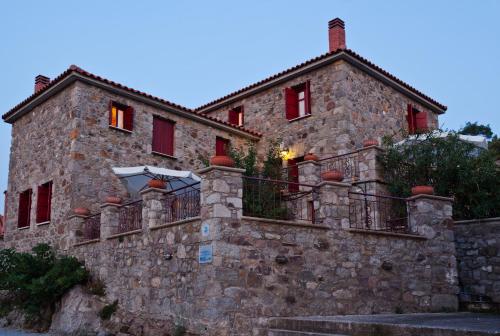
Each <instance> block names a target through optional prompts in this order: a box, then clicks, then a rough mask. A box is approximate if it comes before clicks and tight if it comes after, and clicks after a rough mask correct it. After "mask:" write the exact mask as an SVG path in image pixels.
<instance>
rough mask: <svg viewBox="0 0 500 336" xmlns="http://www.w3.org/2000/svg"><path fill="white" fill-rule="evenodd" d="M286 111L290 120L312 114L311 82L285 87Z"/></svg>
mask: <svg viewBox="0 0 500 336" xmlns="http://www.w3.org/2000/svg"><path fill="white" fill-rule="evenodd" d="M285 112H286V118H287V119H288V120H293V119H296V118H300V117H305V116H307V115H310V114H311V91H310V82H309V81H307V82H305V83H302V84H299V85H296V86H293V87H288V88H285Z"/></svg>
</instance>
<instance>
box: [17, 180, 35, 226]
mask: <svg viewBox="0 0 500 336" xmlns="http://www.w3.org/2000/svg"><path fill="white" fill-rule="evenodd" d="M31 194H32V192H31V189H29V190H26V191H24V192H22V193H21V194H19V209H18V219H17V226H18V227H26V226H29V225H30V212H31Z"/></svg>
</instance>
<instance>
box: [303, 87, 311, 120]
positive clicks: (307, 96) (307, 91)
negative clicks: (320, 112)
mask: <svg viewBox="0 0 500 336" xmlns="http://www.w3.org/2000/svg"><path fill="white" fill-rule="evenodd" d="M304 103H305V108H306V114H311V82H310V81H307V82H306V84H305V89H304Z"/></svg>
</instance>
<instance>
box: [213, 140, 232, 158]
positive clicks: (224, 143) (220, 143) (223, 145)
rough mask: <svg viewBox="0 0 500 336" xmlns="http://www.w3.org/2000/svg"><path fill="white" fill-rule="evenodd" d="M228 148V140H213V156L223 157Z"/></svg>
mask: <svg viewBox="0 0 500 336" xmlns="http://www.w3.org/2000/svg"><path fill="white" fill-rule="evenodd" d="M228 147H229V140H227V139H224V138H220V137H217V138H215V155H217V156H224V155H227V154H228V153H227V151H228Z"/></svg>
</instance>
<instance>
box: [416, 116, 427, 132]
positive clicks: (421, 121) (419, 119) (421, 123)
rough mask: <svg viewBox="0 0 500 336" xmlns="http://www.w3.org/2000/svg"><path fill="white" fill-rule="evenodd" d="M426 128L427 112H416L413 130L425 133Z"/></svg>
mask: <svg viewBox="0 0 500 336" xmlns="http://www.w3.org/2000/svg"><path fill="white" fill-rule="evenodd" d="M427 128H428V125H427V112H418V113H417V114H416V115H415V130H417V131H420V132H426V131H427Z"/></svg>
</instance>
